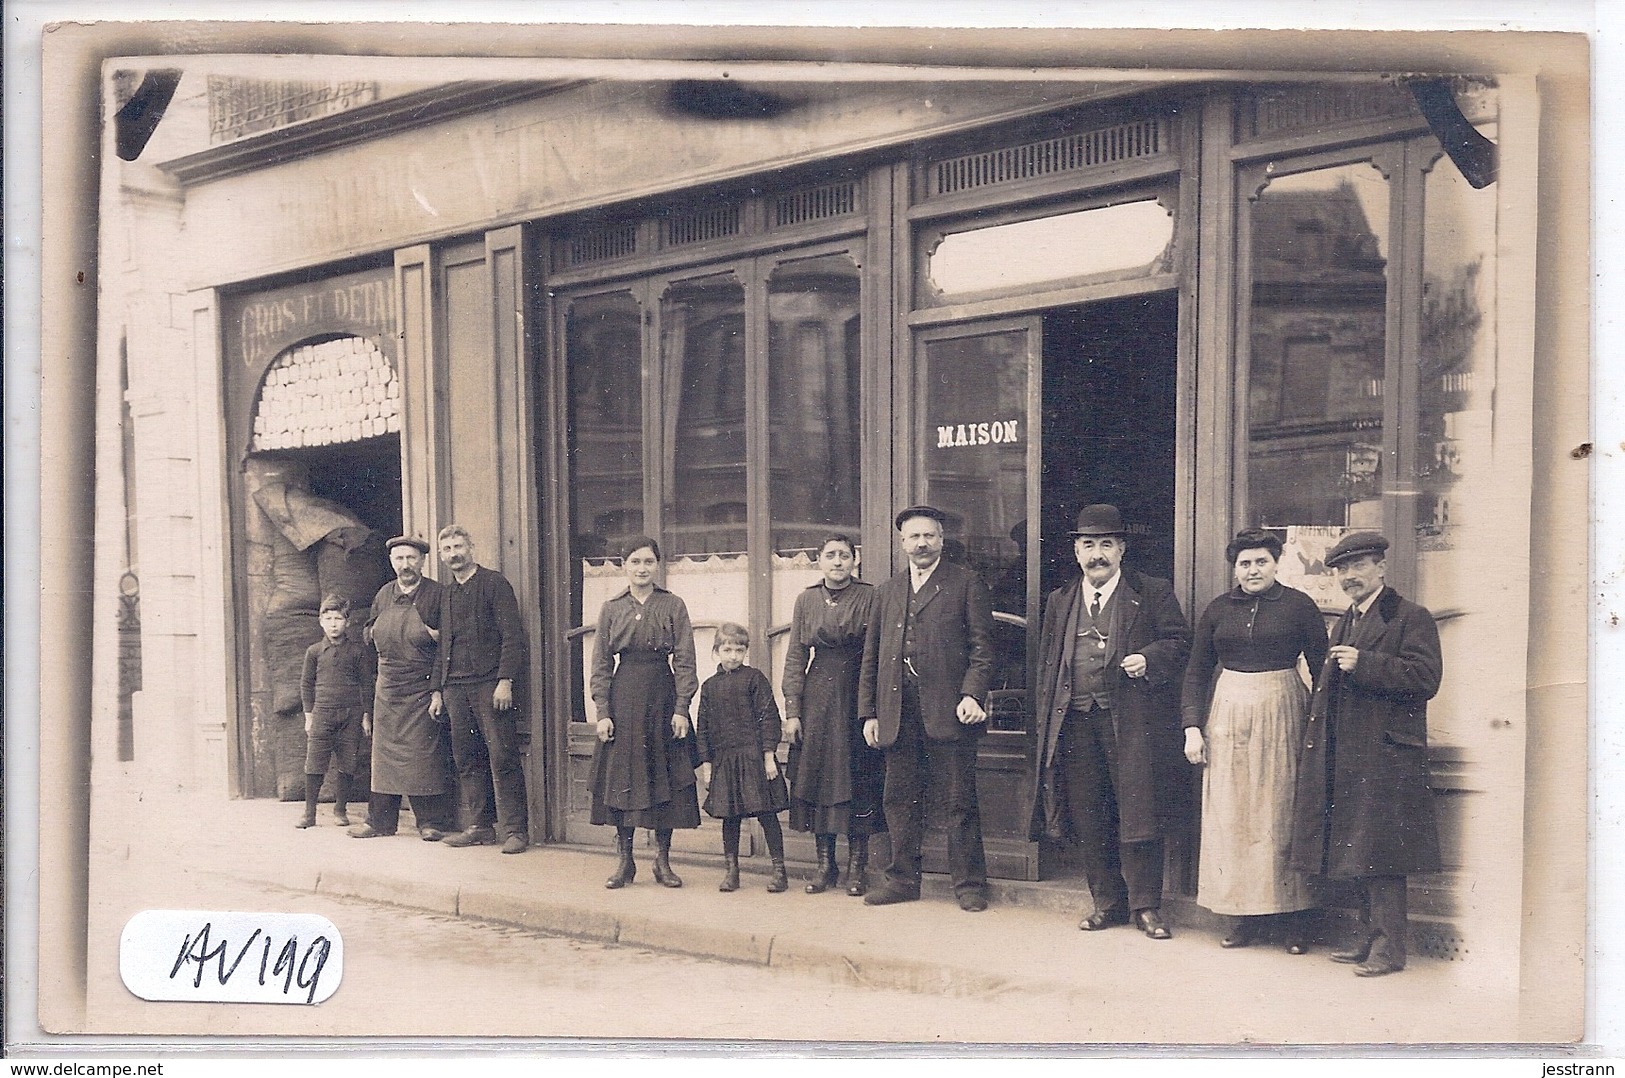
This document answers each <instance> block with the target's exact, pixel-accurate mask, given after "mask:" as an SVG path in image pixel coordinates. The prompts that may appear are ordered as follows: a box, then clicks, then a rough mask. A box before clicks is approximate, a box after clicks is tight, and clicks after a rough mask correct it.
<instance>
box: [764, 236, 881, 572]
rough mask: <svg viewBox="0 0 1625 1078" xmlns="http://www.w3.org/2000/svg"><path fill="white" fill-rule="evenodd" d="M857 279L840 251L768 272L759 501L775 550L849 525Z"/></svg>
mask: <svg viewBox="0 0 1625 1078" xmlns="http://www.w3.org/2000/svg"><path fill="white" fill-rule="evenodd" d="M858 285H859V278H858V268H857V266H856V264H854V263H853V261H852V259H851V258H850V257H849V256H847V255H845V254H837V255H827V256H825V257H822V258H809V259H802V260H800V261H796V262H789V263H785V264H784V265H781V266H779V267H777V268H776V269H775V270H774V271H773V274H772V276H771V277H770V278H769V280H768V289H767V317H768V337H767V372H768V430H767V440H768V471H769V479H768V508H769V514H770V516H771V519H772V536H773V549H774V550H775V551H777V552H778V553H780V554H788V553H791V552H794V551H798V550H801V551H807V550H810V549H811V548H812V547H813V546H815V545H816V544H817V543H818V541H819V539H820V538H822V537H823V535H825V534H826V533H828V532H830V531H842V532H846V533H848V534H851V535H854V536H855V535H856V534H857V531H858V526H859V514H858V491H859V484H860V475H861V468H860V461H859V455H858V443H859V435H860V431H861V428H860V417H859V414H858V348H859V337H858ZM814 553H815V552H814Z"/></svg>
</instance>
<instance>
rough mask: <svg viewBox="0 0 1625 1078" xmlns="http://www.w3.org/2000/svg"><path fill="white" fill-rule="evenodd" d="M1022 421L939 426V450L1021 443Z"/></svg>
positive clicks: (937, 446) (1001, 420)
mask: <svg viewBox="0 0 1625 1078" xmlns="http://www.w3.org/2000/svg"><path fill="white" fill-rule="evenodd" d="M1020 424H1021V420H1019V419H995V420H990V421H988V422H986V423H946V424H938V425H937V445H936V448H938V449H953V448H955V447H958V446H962V445H1009V444H1011V443H1013V442H1019V441H1021V425H1020Z"/></svg>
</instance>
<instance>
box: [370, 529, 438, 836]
mask: <svg viewBox="0 0 1625 1078" xmlns="http://www.w3.org/2000/svg"><path fill="white" fill-rule="evenodd" d="M386 549H387V550H388V552H389V564H390V567H391V568H392V569H394V570H395V579H394V580H391V581H390V582H389V583H388V584H385V585H384V586H383V587H381V588H379V589H378V594H377V595H375V596H373V600H372V610H371V612H370V613H369V614H368V617H367V627H366V630H365V632H364V636H365V637H366V639H367V641H368V642H369V643H371V644H372V646H373V647H374V648H375V649H377V652H378V682H377V686H376V688H375V690H374V693H373V705H372V730H371V733H372V797H371V798H370V799H369V801H368V807H367V822H366V824H365V825H364V826H362V827H358V828H355V829H354V830H352V831H351V832H350V837H351V838H384V837H387V836H389V835H393V834H395V833H396V829H397V828H398V827H399V824H400V815H401V797H402V796H403V795H404V796H406V797H410V798H411V799H412V815H413V817H414V818H415V819H416V821H417V827H418V835H419V836H420V837H421V838H423V839H424V840H425V841H427V842H438V841H440V839H442V838H444V837H445V836H446V833H447V832H449V831H452V830H455V828H456V825H457V811H456V804H457V803H456V801H455V800H453V798H452V791H453V789H454V787H453V786H452V778H451V738H450V735H449V733H448V732H447V729H446V724H445V723H444V722H441V721H440V720H438V719H436V718H435V717H434V716H432V715H430V714H429V701H430V699H431V697H432V696H433V685H432V684H431V678H432V675H433V674H434V668H435V659H436V657H437V655H438V648H437V645H436V641H437V640H438V639H439V637H440V585H439V583H437V582H436V581H433V580H429V579H428V578H426V577H425V576H424V575H423V558H424V555H426V554H428V553H429V544H428V543H426V542H424V541H423V540H422V539H417V538H414V537H412V536H407V535H397V536H396V537H395V538H393V539H391V540H390V541H389V543H388V544H387V546H386Z"/></svg>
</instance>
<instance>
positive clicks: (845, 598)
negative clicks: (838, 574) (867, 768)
mask: <svg viewBox="0 0 1625 1078" xmlns="http://www.w3.org/2000/svg"><path fill="white" fill-rule="evenodd" d="M874 601H875V588H874V585H873V584H865V583H864V582H863V581H861V580H854V581H852V582H851V583H850V584H848V585H847V586H846V587H844V588H841V589H840V590H839V591H833V592H832V591H829V590H828V589H827V588H825V587H824V585H823V583H822V582H819V583H817V584H813V585H812V586H811V587H809V588H807V589H806V590H805V591H803V592H802V593H801V594H800V595H798V596H796V606H795V611H794V612H793V613H792V614H791V616H790V640H789V648H788V650H787V651H786V653H785V656H784V677H783V678H782V679H781V680H780V682H779V688H780V689H782V690H783V691H784V714H785V717H786V718H790V719H799V718H800V717H801V696H802V690H803V689H804V688H805V687H806V684H807V663H808V661H809V660H810V659H811V658H812V656H813V652H814V651H816V650H817V649H818V648H856V649H858V650H859V651H862V650H863V635H864V632H865V631H866V630H867V629H868V627H869V612H870V611H871V610H873V609H874ZM852 704H853V706H854V707H856V705H857V700H856V699H854V700H853V701H852Z"/></svg>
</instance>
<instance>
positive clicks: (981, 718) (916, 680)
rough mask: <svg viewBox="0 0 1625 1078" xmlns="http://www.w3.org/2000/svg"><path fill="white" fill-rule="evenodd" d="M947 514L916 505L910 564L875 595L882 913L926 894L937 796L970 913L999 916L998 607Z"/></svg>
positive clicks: (867, 706) (872, 654) (957, 890)
mask: <svg viewBox="0 0 1625 1078" xmlns="http://www.w3.org/2000/svg"><path fill="white" fill-rule="evenodd" d="M944 519H945V515H944V514H943V512H942V511H941V510H940V509H935V508H933V507H931V506H929V505H916V506H910V507H909V508H907V509H904V510H903V511H902V512H900V513H898V514H897V518H896V520H895V521H894V523H895V525H896V527H897V538H898V541H899V542H900V543H901V544H902V548H903V553H904V554H905V555H906V556H907V558H908V567H907V568H906V569H904V570H903V571H902V572H900V573H898V574H897V575H895V576H893V577H892V578H891V579H890V580H888V581H886V582H885V583H884V584H882V585H881V586H880V587H879V588H878V589H877V590H876V592H875V600H874V607H873V611H872V613H871V614H870V617H869V631H868V634H867V635H866V636H865V638H864V644H863V665H862V668H861V671H860V673H859V676H858V715H859V716H860V717H861V718H862V719H863V737H864V740H865V741H867V742H868V743H869V744H870V746H872V747H874V748H878V749H884V750H885V752H886V786H885V792H884V794H883V795H882V803H883V805H884V807H885V811H886V821H887V823H888V824H889V826H890V828H891V845H892V859H891V864H890V865H889V866H887V868H886V878H885V882H884V884H883V885H881V886H879V887H876V888H873V889H871V890H870V891H869V893H868V894H867V895H865V896H864V899H863V901H864V902H865V903H867V904H868V905H871V906H886V905H890V904H892V903H894V902H909V901H912V900H914V899H917V898H919V897H920V843H921V839H922V837H923V832H924V826H925V804H926V798H927V796H928V795H930V796H931V799H932V800H933V801H941V802H942V803H943V804H945V805H946V806H947V812H948V872H949V874H950V876H951V877H952V878H953V886H954V895H955V897H956V898H957V899H958V900H959V908H960V909H962V910H966V911H967V912H971V913H976V912H979V911H981V910H985V909H987V861H986V857H985V854H984V853H983V850H982V817H981V811H980V808H979V807H978V804H977V800H976V746H977V743H978V742H979V741H980V740H981V739H980V737H978V735H979V734H981V733H982V731H983V730H984V729H986V724H987V710H986V708H987V694H988V687H989V682H990V680H991V678H992V674H993V661H994V658H993V602H992V599H991V598H990V596H989V595H988V590H987V587H986V585H984V584H983V583H982V581H981V578H980V577H978V576H977V575H976V574H975V573H974V572H972V571H971V570H969V569H967V568H966V567H965V566H963V565H957V564H954V563H952V562H945V561H943V560H942V526H943V523H944Z"/></svg>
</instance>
